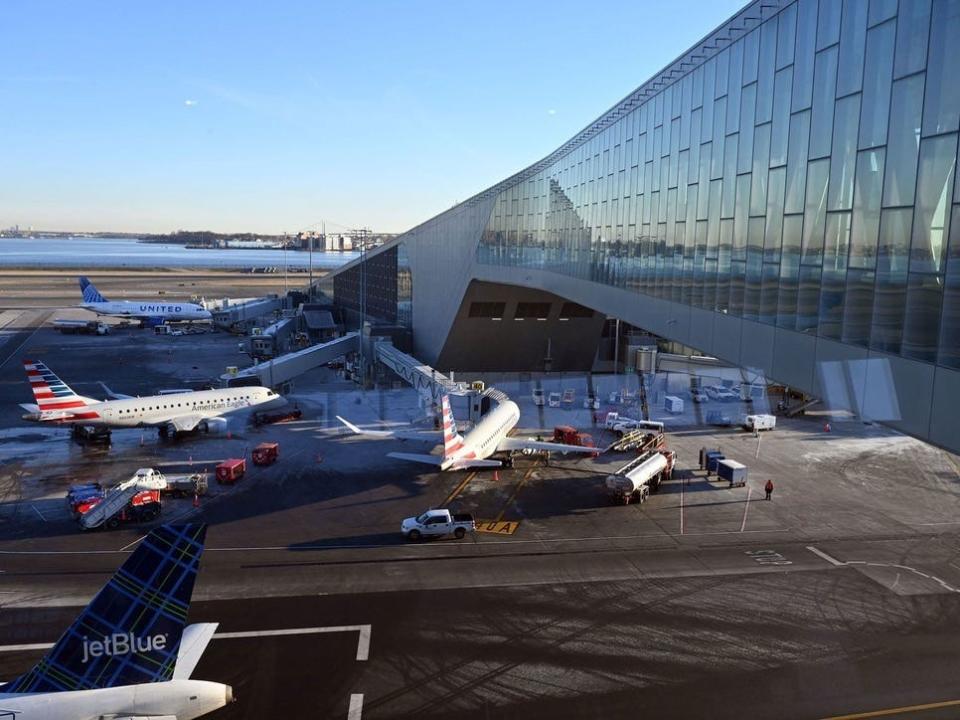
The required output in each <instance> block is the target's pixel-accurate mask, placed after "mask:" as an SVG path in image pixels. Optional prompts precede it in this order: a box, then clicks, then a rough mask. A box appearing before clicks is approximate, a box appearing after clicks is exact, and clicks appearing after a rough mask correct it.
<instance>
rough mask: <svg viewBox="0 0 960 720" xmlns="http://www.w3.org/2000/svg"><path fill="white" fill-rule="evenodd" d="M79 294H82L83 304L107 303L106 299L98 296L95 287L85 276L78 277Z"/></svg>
mask: <svg viewBox="0 0 960 720" xmlns="http://www.w3.org/2000/svg"><path fill="white" fill-rule="evenodd" d="M80 292H81V293H83V301H84V302H85V303H95V302H107V299H106V298H105V297H104V296H103V295H101V294H100V291H99V290H97V288H96V286H95V285H94V284H93V283H92V282H90V280H89V278H87V277H85V276H81V277H80Z"/></svg>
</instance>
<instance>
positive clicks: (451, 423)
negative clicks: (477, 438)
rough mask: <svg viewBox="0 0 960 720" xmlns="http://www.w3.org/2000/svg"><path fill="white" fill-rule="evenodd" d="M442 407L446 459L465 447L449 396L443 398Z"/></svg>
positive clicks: (444, 454)
mask: <svg viewBox="0 0 960 720" xmlns="http://www.w3.org/2000/svg"><path fill="white" fill-rule="evenodd" d="M440 406H441V408H442V409H443V457H444V458H445V459H446V458H449V457H452V456H453V454H454V453H455V452H456V451H457V450H459V449H460V448H461V447H463V436H462V435H461V434H460V433H458V432H457V421H456V420H454V419H453V410H451V409H450V396H449V395H444V396H443V399H442V400H441V401H440Z"/></svg>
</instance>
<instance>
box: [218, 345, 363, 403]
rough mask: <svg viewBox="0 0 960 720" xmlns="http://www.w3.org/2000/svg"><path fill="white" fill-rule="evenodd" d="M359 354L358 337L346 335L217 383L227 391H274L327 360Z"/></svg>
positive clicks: (244, 370) (242, 371)
mask: <svg viewBox="0 0 960 720" xmlns="http://www.w3.org/2000/svg"><path fill="white" fill-rule="evenodd" d="M359 351H360V335H359V333H355V332H352V333H347V334H346V335H344V336H343V337H339V338H337V339H336V340H331V341H330V342H326V343H322V344H320V345H313V346H311V347H308V348H305V349H303V350H298V351H297V352H292V353H288V354H286V355H280V356H279V357H275V358H273V359H272V360H268V361H267V362H262V363H259V364H258V365H254V366H252V367H248V368H244V369H243V370H241V371H239V372H237V373H236V374H231V373H226V374H224V375H221V376H220V379H221V380H222V381H223V382H224V383H225V384H226V386H227V387H246V386H250V385H260V386H263V387H269V388H274V389H275V388H278V387H280V386H282V385H284V384H285V383H288V382H290V381H291V380H293V379H294V378H295V377H297V376H298V375H302V374H303V373H305V372H307V371H308V370H313V369H314V368H316V367H320V366H321V365H326V364H327V363H328V362H330V361H331V360H336V359H337V358H338V357H342V356H344V355H346V354H348V353H356V352H359Z"/></svg>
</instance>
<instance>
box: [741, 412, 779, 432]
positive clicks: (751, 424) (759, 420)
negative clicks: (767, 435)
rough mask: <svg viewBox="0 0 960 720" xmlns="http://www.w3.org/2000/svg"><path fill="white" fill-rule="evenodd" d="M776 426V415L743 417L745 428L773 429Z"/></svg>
mask: <svg viewBox="0 0 960 720" xmlns="http://www.w3.org/2000/svg"><path fill="white" fill-rule="evenodd" d="M776 426H777V416H776V415H747V416H746V417H744V418H743V427H745V428H746V429H747V430H754V431H760V430H773V429H774V428H775V427H776Z"/></svg>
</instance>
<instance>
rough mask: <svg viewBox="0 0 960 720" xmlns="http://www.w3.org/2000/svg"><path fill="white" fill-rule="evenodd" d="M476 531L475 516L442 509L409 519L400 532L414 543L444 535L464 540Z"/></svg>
mask: <svg viewBox="0 0 960 720" xmlns="http://www.w3.org/2000/svg"><path fill="white" fill-rule="evenodd" d="M476 529H477V524H476V523H475V522H474V521H473V515H470V514H469V513H451V512H450V511H449V510H446V509H442V508H438V509H434V510H427V511H426V512H425V513H423V514H422V515H418V516H416V517H408V518H407V519H405V520H404V521H403V522H402V523H400V532H401V533H402V534H403V536H404V537H405V538H407V540H413V541H414V542H416V541H417V540H422V539H423V538H431V537H443V536H444V535H453V536H454V537H455V538H456V539H457V540H462V539H463V538H464V537H465V536H466V534H467V533H468V532H473V531H474V530H476Z"/></svg>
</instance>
